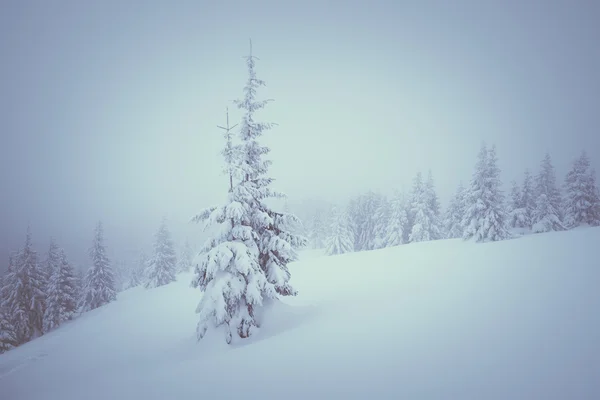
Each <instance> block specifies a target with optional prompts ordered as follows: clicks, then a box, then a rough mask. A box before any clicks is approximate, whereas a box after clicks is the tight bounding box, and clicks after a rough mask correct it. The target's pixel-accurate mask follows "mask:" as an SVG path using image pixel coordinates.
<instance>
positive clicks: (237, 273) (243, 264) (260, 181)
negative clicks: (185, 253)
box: [192, 54, 306, 343]
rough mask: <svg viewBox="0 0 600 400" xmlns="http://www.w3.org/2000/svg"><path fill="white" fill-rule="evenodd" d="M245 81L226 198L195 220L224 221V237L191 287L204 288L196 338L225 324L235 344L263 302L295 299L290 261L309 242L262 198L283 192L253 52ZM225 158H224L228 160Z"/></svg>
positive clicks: (250, 328)
mask: <svg viewBox="0 0 600 400" xmlns="http://www.w3.org/2000/svg"><path fill="white" fill-rule="evenodd" d="M246 65H247V68H248V81H247V83H246V86H245V87H244V98H243V99H242V100H239V101H237V102H236V104H237V105H238V107H239V108H240V109H242V110H243V111H244V116H243V118H242V122H241V129H240V141H241V145H240V147H239V148H238V149H239V150H240V151H239V152H237V153H238V156H237V157H234V159H233V160H231V161H230V162H229V165H227V167H228V168H229V169H230V170H231V171H233V174H232V175H233V177H234V178H236V179H235V180H236V181H237V182H236V183H234V184H232V185H231V187H230V192H229V199H228V202H227V203H226V204H225V205H223V206H220V207H212V208H210V209H207V210H204V211H203V212H201V213H200V214H198V215H197V216H196V217H195V218H194V220H195V221H197V222H199V221H206V222H207V223H208V225H211V224H214V223H217V224H220V225H222V227H223V229H222V230H221V232H220V234H219V235H217V236H216V237H214V238H211V239H210V240H209V241H208V243H207V244H206V245H205V248H204V251H203V252H202V255H201V256H199V258H198V264H197V265H196V267H195V270H194V272H195V278H194V281H193V282H192V285H193V286H195V287H198V288H199V289H201V290H203V291H204V296H203V297H202V300H201V301H200V304H199V305H198V308H197V312H198V313H199V314H200V318H199V319H200V320H199V322H198V327H197V335H198V339H202V338H203V337H204V335H205V334H206V332H207V330H208V329H209V327H211V326H213V327H223V328H224V330H225V340H226V342H227V343H231V342H232V340H233V335H232V331H234V332H236V333H237V336H238V337H240V338H247V337H249V336H250V335H252V334H253V332H254V331H255V329H256V328H257V327H260V325H261V311H262V309H263V308H264V306H266V305H268V304H269V303H271V302H273V301H277V300H278V298H279V296H293V295H295V294H296V291H295V290H294V289H293V288H292V286H291V285H290V284H289V280H290V277H291V275H290V272H289V270H288V267H287V264H288V263H289V262H290V261H293V260H295V259H296V257H297V255H296V252H295V249H296V248H298V247H300V246H304V245H305V244H306V239H305V238H303V237H301V236H298V235H294V234H293V233H291V232H290V230H289V227H290V226H291V225H293V224H294V223H298V222H299V221H298V219H297V218H296V217H295V216H293V215H291V214H285V213H277V212H275V211H273V210H271V209H270V208H269V207H268V206H267V205H266V204H265V200H266V199H268V198H284V197H285V196H284V195H282V194H280V193H278V192H275V191H273V190H272V189H270V187H269V186H270V184H271V182H272V178H269V177H267V176H266V174H267V172H268V168H269V166H270V164H271V163H270V161H268V160H264V159H263V156H264V155H266V154H268V153H269V149H268V148H267V147H264V146H262V145H260V144H259V142H258V139H259V138H260V136H261V135H262V133H263V132H264V131H265V130H267V129H269V128H271V127H272V124H269V123H264V122H257V121H255V119H254V115H255V112H256V111H258V110H260V109H262V108H263V107H264V106H265V105H266V104H267V103H268V101H267V100H262V101H261V100H257V98H256V93H257V89H258V88H259V87H261V86H264V85H265V83H264V81H262V80H260V79H258V78H257V76H256V72H255V69H254V68H255V57H253V56H252V54H250V56H248V57H246ZM226 163H227V160H226Z"/></svg>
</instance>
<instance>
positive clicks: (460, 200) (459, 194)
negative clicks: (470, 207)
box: [444, 182, 466, 239]
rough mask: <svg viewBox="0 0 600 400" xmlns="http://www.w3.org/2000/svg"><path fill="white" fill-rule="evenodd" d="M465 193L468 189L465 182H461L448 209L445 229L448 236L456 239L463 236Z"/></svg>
mask: <svg viewBox="0 0 600 400" xmlns="http://www.w3.org/2000/svg"><path fill="white" fill-rule="evenodd" d="M465 194H466V190H465V187H464V186H463V183H462V182H460V183H459V185H458V188H457V189H456V193H455V194H454V196H453V197H452V198H451V199H450V204H449V205H448V208H447V209H446V218H445V224H444V225H445V230H446V238H448V239H455V238H460V237H462V236H463V233H464V232H463V226H462V220H463V218H464V215H465Z"/></svg>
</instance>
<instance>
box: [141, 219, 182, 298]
mask: <svg viewBox="0 0 600 400" xmlns="http://www.w3.org/2000/svg"><path fill="white" fill-rule="evenodd" d="M176 272H177V257H176V255H175V248H174V246H173V241H172V240H171V233H170V232H169V230H168V228H167V222H166V220H165V219H163V220H162V222H161V224H160V226H159V228H158V232H157V233H156V236H155V242H154V254H153V255H152V258H151V259H150V260H149V261H148V269H147V270H146V283H145V284H144V287H145V288H146V289H151V288H155V287H159V286H164V285H167V284H169V283H171V282H173V281H175V273H176Z"/></svg>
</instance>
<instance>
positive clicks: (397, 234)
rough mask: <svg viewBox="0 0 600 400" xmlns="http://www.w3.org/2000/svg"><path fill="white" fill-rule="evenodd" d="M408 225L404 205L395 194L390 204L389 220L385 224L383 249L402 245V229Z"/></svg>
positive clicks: (398, 194) (401, 198) (401, 197)
mask: <svg viewBox="0 0 600 400" xmlns="http://www.w3.org/2000/svg"><path fill="white" fill-rule="evenodd" d="M407 224H408V216H407V214H406V204H405V201H404V198H403V196H402V195H401V194H400V193H396V194H395V195H394V198H393V199H392V201H391V203H390V218H389V221H388V224H387V227H386V228H387V229H386V236H385V247H392V246H398V245H401V244H404V243H405V242H404V229H405V227H406V226H407Z"/></svg>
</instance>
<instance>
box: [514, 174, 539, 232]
mask: <svg viewBox="0 0 600 400" xmlns="http://www.w3.org/2000/svg"><path fill="white" fill-rule="evenodd" d="M515 185H516V182H513V187H512V190H511V207H510V226H511V227H512V228H526V229H531V227H532V225H533V211H534V210H535V186H534V182H533V177H532V176H531V173H530V172H529V170H525V175H524V178H523V186H522V187H520V188H519V187H518V186H515Z"/></svg>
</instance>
